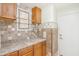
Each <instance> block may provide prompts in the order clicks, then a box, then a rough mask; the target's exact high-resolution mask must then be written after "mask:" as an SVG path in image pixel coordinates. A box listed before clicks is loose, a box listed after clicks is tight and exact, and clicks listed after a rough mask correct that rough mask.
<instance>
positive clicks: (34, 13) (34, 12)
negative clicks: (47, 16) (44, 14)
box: [32, 8, 36, 24]
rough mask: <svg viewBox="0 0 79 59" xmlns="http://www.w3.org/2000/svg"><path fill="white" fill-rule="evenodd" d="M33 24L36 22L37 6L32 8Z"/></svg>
mask: <svg viewBox="0 0 79 59" xmlns="http://www.w3.org/2000/svg"><path fill="white" fill-rule="evenodd" d="M32 24H36V8H32Z"/></svg>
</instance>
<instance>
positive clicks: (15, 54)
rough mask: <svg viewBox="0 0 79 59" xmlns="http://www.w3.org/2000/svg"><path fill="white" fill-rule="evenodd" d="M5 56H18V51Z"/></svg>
mask: <svg viewBox="0 0 79 59" xmlns="http://www.w3.org/2000/svg"><path fill="white" fill-rule="evenodd" d="M5 56H18V51H15V52H11V53H8V54H6V55H5Z"/></svg>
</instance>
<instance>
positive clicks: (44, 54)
mask: <svg viewBox="0 0 79 59" xmlns="http://www.w3.org/2000/svg"><path fill="white" fill-rule="evenodd" d="M42 47H43V56H46V41H44V42H43V43H42Z"/></svg>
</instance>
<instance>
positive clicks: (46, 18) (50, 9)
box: [42, 4, 56, 23]
mask: <svg viewBox="0 0 79 59" xmlns="http://www.w3.org/2000/svg"><path fill="white" fill-rule="evenodd" d="M47 22H56V17H55V9H54V5H53V4H49V5H48V6H46V7H44V8H42V23H47Z"/></svg>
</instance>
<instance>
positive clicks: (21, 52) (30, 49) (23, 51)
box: [19, 46, 33, 56]
mask: <svg viewBox="0 0 79 59" xmlns="http://www.w3.org/2000/svg"><path fill="white" fill-rule="evenodd" d="M25 55H31V56H33V46H30V47H26V48H23V49H20V50H19V56H25Z"/></svg>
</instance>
